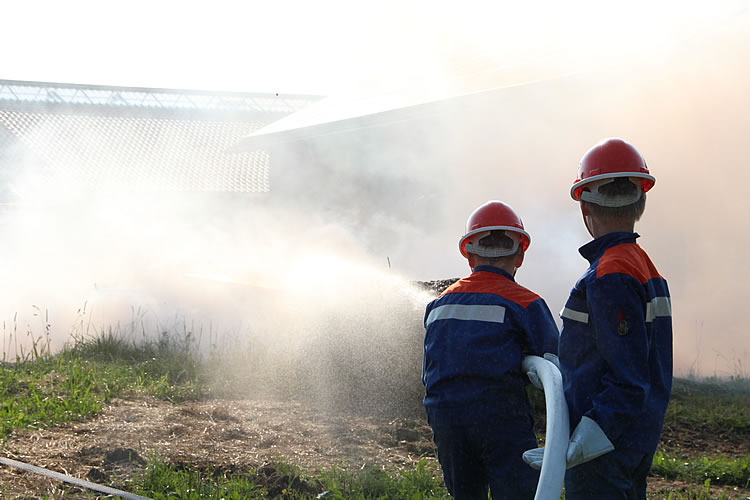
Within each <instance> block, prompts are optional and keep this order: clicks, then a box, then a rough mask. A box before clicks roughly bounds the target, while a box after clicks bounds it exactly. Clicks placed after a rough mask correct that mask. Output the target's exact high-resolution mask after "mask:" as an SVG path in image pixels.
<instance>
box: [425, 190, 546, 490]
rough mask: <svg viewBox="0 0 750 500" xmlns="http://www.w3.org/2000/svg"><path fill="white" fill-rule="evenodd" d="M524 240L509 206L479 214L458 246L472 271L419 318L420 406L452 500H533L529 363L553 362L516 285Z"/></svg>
mask: <svg viewBox="0 0 750 500" xmlns="http://www.w3.org/2000/svg"><path fill="white" fill-rule="evenodd" d="M530 241H531V239H530V236H529V234H528V233H527V232H526V231H525V230H524V227H523V223H522V222H521V219H520V218H519V217H518V215H516V213H515V212H514V211H513V209H511V208H510V207H509V206H508V205H506V204H504V203H502V202H499V201H490V202H487V203H485V204H484V205H482V206H480V207H479V208H477V209H476V210H475V211H474V212H473V213H472V214H471V216H470V217H469V219H468V222H467V224H466V234H465V235H464V236H463V237H462V238H461V240H460V242H459V249H460V251H461V254H462V255H463V256H464V257H466V258H467V259H468V263H469V267H470V268H471V270H472V273H471V275H470V276H468V277H466V278H463V279H461V280H459V281H457V282H456V283H454V284H453V285H452V286H450V287H449V288H448V289H446V290H445V291H444V292H443V293H442V294H441V295H440V297H438V298H437V299H435V300H433V301H432V302H430V304H428V306H427V310H426V313H425V320H424V324H425V339H424V361H423V367H422V382H423V383H424V385H425V397H424V405H425V410H426V413H427V420H428V422H429V424H430V426H431V427H432V431H433V439H434V441H435V444H436V445H437V450H438V459H439V461H440V465H441V467H442V469H443V477H444V479H445V484H446V486H447V488H448V491H449V492H450V493H451V495H453V497H454V498H457V499H462V498H468V499H474V498H481V499H483V500H486V498H487V493H488V489H489V490H490V491H491V492H492V498H493V499H495V500H498V499H503V498H507V499H513V500H519V499H527V498H528V499H532V498H534V493H535V490H536V485H537V481H538V479H539V473H538V472H537V471H535V470H532V469H531V468H529V467H528V465H526V464H525V463H524V462H523V460H522V458H521V456H522V453H523V451H524V450H527V449H529V447H534V446H536V445H537V441H536V436H535V434H534V425H533V418H532V415H531V406H530V404H529V400H528V396H527V393H526V389H525V387H526V384H527V383H528V379H527V378H526V374H525V373H523V371H522V369H521V359H522V358H523V357H524V356H526V355H536V356H542V355H543V354H544V353H552V354H556V353H557V341H558V330H557V326H556V325H555V321H554V319H553V317H552V314H551V313H550V311H549V308H548V307H547V304H546V303H545V301H544V299H542V298H541V297H540V296H539V295H537V294H535V293H534V292H531V291H529V290H527V289H526V288H524V287H522V286H521V285H519V284H517V283H516V282H515V274H516V271H517V270H518V268H519V267H521V264H522V263H523V260H524V253H525V251H526V249H527V248H528V246H529V243H530Z"/></svg>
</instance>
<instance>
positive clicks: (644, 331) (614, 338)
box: [560, 232, 672, 500]
mask: <svg viewBox="0 0 750 500" xmlns="http://www.w3.org/2000/svg"><path fill="white" fill-rule="evenodd" d="M638 236H639V235H638V234H637V233H629V232H616V233H609V234H606V235H604V236H601V237H599V238H596V239H594V240H593V241H591V242H589V243H588V244H586V245H584V246H583V247H581V248H580V250H579V251H580V253H581V255H582V256H583V257H584V258H586V259H587V260H588V261H589V263H590V264H591V265H590V266H589V268H588V270H587V271H586V272H585V273H584V274H583V276H582V277H581V278H580V279H579V280H578V282H577V283H576V285H575V287H574V288H573V290H572V291H571V292H570V297H569V298H568V301H567V303H566V304H565V307H564V308H563V310H562V312H561V316H562V319H563V327H562V331H561V333H560V371H561V372H562V376H563V386H564V390H565V398H566V401H567V403H568V409H569V411H570V426H571V431H572V430H573V429H574V428H575V427H576V425H578V423H579V422H580V420H581V417H583V416H584V415H585V416H587V417H589V418H591V419H593V420H594V421H595V422H596V423H597V424H599V426H600V427H601V429H602V430H603V431H604V433H605V434H606V435H607V438H608V439H609V440H610V441H611V442H612V444H613V445H614V447H615V450H614V451H612V452H610V453H607V454H605V455H602V456H601V457H599V458H597V459H594V460H592V461H590V462H585V463H583V464H581V465H578V466H576V467H573V468H571V469H568V471H567V473H566V476H565V498H566V499H567V500H576V499H583V498H586V499H601V500H605V499H610V498H612V499H614V498H618V499H620V498H622V499H643V500H645V498H646V475H647V474H648V471H649V469H650V467H651V460H652V458H653V454H654V452H655V451H656V446H657V444H658V442H659V437H660V434H661V429H662V426H663V424H664V414H665V412H666V409H667V403H668V402H669V396H670V393H671V388H672V307H671V299H670V295H669V289H668V287H667V282H666V281H665V280H664V278H663V277H662V276H661V275H660V274H659V272H658V271H657V270H656V267H654V264H653V263H652V262H651V260H650V259H649V257H648V255H646V252H644V251H643V249H642V248H641V247H640V246H639V245H638V244H637V243H636V241H635V240H636V238H638Z"/></svg>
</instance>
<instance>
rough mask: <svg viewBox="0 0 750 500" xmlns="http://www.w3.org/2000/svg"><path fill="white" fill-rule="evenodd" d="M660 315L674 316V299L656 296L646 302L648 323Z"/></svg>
mask: <svg viewBox="0 0 750 500" xmlns="http://www.w3.org/2000/svg"><path fill="white" fill-rule="evenodd" d="M660 316H672V299H670V298H669V297H654V298H653V299H651V300H650V301H648V302H647V303H646V322H647V323H648V322H650V321H653V320H654V318H658V317H660Z"/></svg>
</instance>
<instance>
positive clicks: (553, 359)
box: [544, 352, 560, 370]
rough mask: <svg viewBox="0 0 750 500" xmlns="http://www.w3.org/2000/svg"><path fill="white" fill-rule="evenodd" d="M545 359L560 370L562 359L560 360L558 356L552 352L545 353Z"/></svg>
mask: <svg viewBox="0 0 750 500" xmlns="http://www.w3.org/2000/svg"><path fill="white" fill-rule="evenodd" d="M544 359H546V360H547V361H549V362H550V363H552V364H553V365H555V366H556V367H557V369H558V370H559V369H560V358H558V357H557V355H555V354H552V353H551V352H545V353H544Z"/></svg>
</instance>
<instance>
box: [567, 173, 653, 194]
mask: <svg viewBox="0 0 750 500" xmlns="http://www.w3.org/2000/svg"><path fill="white" fill-rule="evenodd" d="M618 177H637V178H640V179H644V181H643V192H644V193H645V192H647V191H648V190H649V189H651V188H652V187H654V184H656V177H654V176H653V175H650V174H645V173H643V172H614V173H611V174H599V175H594V176H592V177H587V178H585V179H581V180H578V181H576V182H575V183H574V184H573V186H572V187H571V188H570V197H571V198H573V199H574V200H575V201H579V200H580V199H581V191H583V188H584V186H586V184H590V183H592V182H595V181H600V180H603V179H615V178H618Z"/></svg>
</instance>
